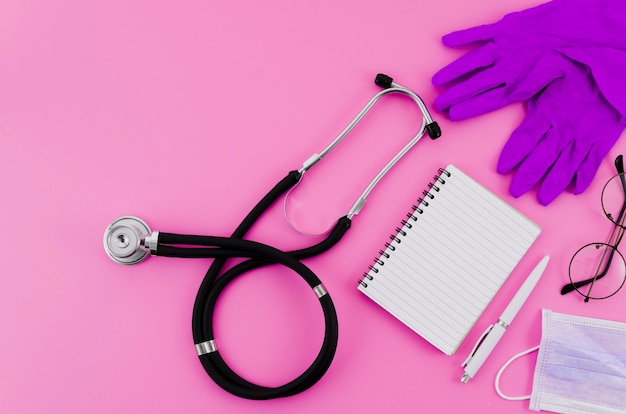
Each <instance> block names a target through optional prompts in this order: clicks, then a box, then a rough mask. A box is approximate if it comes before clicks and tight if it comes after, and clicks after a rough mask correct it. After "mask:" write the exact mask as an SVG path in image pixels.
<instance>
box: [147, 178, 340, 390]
mask: <svg viewBox="0 0 626 414" xmlns="http://www.w3.org/2000/svg"><path fill="white" fill-rule="evenodd" d="M300 177H301V174H300V173H299V172H298V171H291V172H289V174H288V175H287V176H286V177H285V178H283V179H282V180H281V181H280V182H279V183H278V184H276V186H274V188H272V190H270V192H268V193H267V195H266V196H265V197H263V199H261V201H259V202H258V203H257V205H256V206H255V207H254V208H253V209H252V210H251V211H250V213H248V215H247V216H246V217H245V218H244V220H243V221H242V222H241V224H240V225H239V226H238V227H237V229H236V230H235V231H234V232H233V234H232V235H231V237H212V236H194V235H179V234H172V233H159V245H158V247H157V252H156V254H157V255H158V256H169V257H188V258H215V260H214V261H213V263H212V265H211V266H210V267H209V269H208V271H207V273H206V275H205V277H204V279H203V281H202V284H201V285H200V288H199V289H198V293H197V295H196V300H195V303H194V310H193V317H192V330H193V338H194V343H196V344H199V343H204V342H206V341H211V340H214V339H215V338H214V335H213V313H214V310H215V305H216V303H217V300H218V298H219V295H220V294H221V292H222V291H223V290H224V288H225V287H226V286H227V285H228V284H229V283H230V282H232V281H233V280H234V279H235V278H237V277H238V276H240V275H242V274H244V273H246V272H248V271H250V270H252V269H255V268H258V267H262V266H267V265H272V264H280V265H283V266H286V267H289V268H290V269H292V270H294V271H295V272H296V273H297V274H298V275H300V277H302V278H303V279H304V280H305V281H306V282H307V284H308V285H309V286H310V287H311V288H315V287H316V286H318V285H320V284H321V281H320V280H319V278H318V277H317V276H316V275H315V273H313V271H311V270H310V269H309V268H308V267H307V266H306V265H304V264H303V263H302V262H300V260H302V259H306V258H309V257H313V256H317V255H319V254H321V253H323V252H325V251H326V250H328V249H330V248H331V247H332V246H334V245H335V244H336V243H337V242H338V241H339V240H341V238H342V237H343V235H344V234H345V233H346V231H347V230H348V229H349V228H350V225H351V220H350V219H349V218H348V217H347V216H344V217H342V218H340V219H339V220H338V221H337V224H336V225H335V227H334V228H333V230H332V231H331V232H330V234H329V235H328V237H327V238H326V239H324V240H323V241H321V242H320V243H317V244H315V245H313V246H310V247H307V248H304V249H299V250H294V251H290V252H284V251H282V250H279V249H276V248H274V247H271V246H268V245H266V244H263V243H258V242H254V241H250V240H243V236H244V235H245V234H246V233H247V231H248V230H249V229H250V228H251V227H252V225H253V224H254V223H255V222H256V221H257V220H258V219H259V217H260V216H261V215H262V214H263V213H264V212H265V211H266V210H267V209H268V208H269V207H270V206H271V205H272V204H273V203H274V202H275V201H276V200H277V199H278V198H279V197H280V196H281V195H282V194H284V193H285V192H286V191H288V190H289V189H290V188H292V187H293V186H294V185H295V184H296V183H297V182H298V181H299V180H300ZM181 246H187V247H181ZM189 246H203V247H189ZM234 257H244V258H249V260H246V261H244V262H242V263H239V264H237V265H236V266H233V267H232V268H230V269H228V270H226V271H225V272H224V273H222V274H221V275H220V272H221V271H222V269H223V268H224V265H225V264H226V261H227V259H228V258H234ZM218 276H219V277H218ZM319 300H320V304H321V306H322V311H323V313H324V321H325V326H326V328H325V334H324V340H323V342H322V347H321V349H320V351H319V353H318V355H317V357H316V358H315V360H314V361H313V363H312V364H311V365H310V366H309V368H307V369H306V370H305V371H304V372H303V373H302V374H301V375H299V376H298V377H297V378H295V379H294V380H292V381H289V382H288V383H286V384H284V385H282V386H278V387H265V386H261V385H258V384H254V383H252V382H250V381H247V380H245V379H244V378H242V377H241V376H239V375H238V374H237V373H235V372H234V371H233V370H232V369H231V368H230V367H229V366H228V365H227V364H226V362H225V361H224V360H223V358H222V357H221V356H220V354H219V350H216V351H214V352H209V353H206V354H203V355H200V356H199V358H200V362H201V363H202V366H203V367H204V369H205V370H206V372H207V373H208V374H209V376H210V377H211V378H212V379H213V380H214V381H215V382H216V383H217V384H218V385H219V386H220V387H222V388H223V389H224V390H226V391H228V392H230V393H231V394H234V395H237V396H239V397H242V398H247V399H252V400H267V399H273V398H280V397H287V396H291V395H295V394H298V393H300V392H302V391H305V390H307V389H308V388H310V387H311V386H313V385H314V384H315V383H317V382H318V381H319V380H320V379H321V378H322V376H323V375H324V374H325V373H326V371H327V370H328V368H329V367H330V364H331V362H332V360H333V358H334V355H335V351H336V349H337V341H338V322H337V313H336V311H335V307H334V304H333V302H332V300H331V298H330V295H329V294H328V293H326V294H324V295H323V296H321V297H320V298H319Z"/></svg>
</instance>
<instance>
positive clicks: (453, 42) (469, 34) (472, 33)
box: [441, 24, 496, 47]
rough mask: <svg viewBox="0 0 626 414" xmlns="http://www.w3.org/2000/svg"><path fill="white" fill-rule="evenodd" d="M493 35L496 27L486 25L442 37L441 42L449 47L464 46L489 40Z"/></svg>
mask: <svg viewBox="0 0 626 414" xmlns="http://www.w3.org/2000/svg"><path fill="white" fill-rule="evenodd" d="M495 34H496V25H495V24H486V25H481V26H476V27H471V28H469V29H463V30H457V31H456V32H452V33H449V34H447V35H445V36H443V37H442V38H441V41H442V42H443V44H444V45H446V46H449V47H456V46H465V45H468V44H470V43H475V42H484V41H487V40H490V39H491V38H493V36H494V35H495Z"/></svg>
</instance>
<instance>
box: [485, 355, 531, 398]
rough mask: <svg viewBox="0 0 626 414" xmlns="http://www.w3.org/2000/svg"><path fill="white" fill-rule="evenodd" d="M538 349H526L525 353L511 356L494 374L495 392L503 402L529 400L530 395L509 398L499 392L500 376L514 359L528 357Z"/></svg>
mask: <svg viewBox="0 0 626 414" xmlns="http://www.w3.org/2000/svg"><path fill="white" fill-rule="evenodd" d="M538 349H539V345H537V346H535V347H532V348H530V349H527V350H526V351H523V352H520V353H519V354H517V355H514V356H512V357H511V358H510V359H509V360H508V361H506V362H505V363H504V365H502V368H500V370H499V371H498V373H497V374H496V380H495V386H496V392H497V393H498V395H499V396H500V397H501V398H504V399H505V400H509V401H522V400H529V399H530V397H531V396H530V395H524V396H521V397H511V396H509V395H506V394H504V393H503V392H502V390H500V376H502V373H503V372H504V370H505V369H507V368H508V366H509V365H511V364H512V363H513V362H514V361H515V360H516V359H518V358H520V357H523V356H524V355H528V354H530V353H531V352H534V351H536V350H538Z"/></svg>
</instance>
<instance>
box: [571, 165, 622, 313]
mask: <svg viewBox="0 0 626 414" xmlns="http://www.w3.org/2000/svg"><path fill="white" fill-rule="evenodd" d="M615 168H616V169H617V175H615V176H613V177H612V178H611V179H610V180H609V181H607V183H606V184H605V185H604V188H603V189H602V198H601V202H602V210H603V211H604V215H605V216H606V217H607V218H608V219H609V220H611V222H612V223H613V229H612V231H611V234H610V235H609V238H608V240H607V242H606V243H602V242H599V243H589V244H587V245H585V246H583V247H581V248H580V249H578V251H577V252H576V253H574V256H573V257H572V260H571V261H570V265H569V279H570V282H571V283H568V284H567V285H565V286H563V288H562V289H561V294H562V295H565V294H567V293H570V292H573V291H576V292H578V293H579V294H581V295H582V296H583V297H584V298H585V302H589V300H590V299H606V298H608V297H611V296H613V295H615V294H616V293H617V292H618V291H619V290H620V289H621V288H622V286H624V282H625V281H626V260H624V256H623V255H622V254H621V253H620V252H619V250H617V248H618V246H619V244H620V242H621V241H622V237H623V236H624V232H625V231H626V174H625V173H624V163H623V159H622V156H621V155H619V156H617V158H616V159H615Z"/></svg>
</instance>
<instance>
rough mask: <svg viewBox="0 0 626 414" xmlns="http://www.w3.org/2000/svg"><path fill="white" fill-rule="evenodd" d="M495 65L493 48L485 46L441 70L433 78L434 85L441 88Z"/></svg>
mask: <svg viewBox="0 0 626 414" xmlns="http://www.w3.org/2000/svg"><path fill="white" fill-rule="evenodd" d="M493 63H494V54H493V47H491V46H490V45H485V46H482V47H479V48H478V49H474V50H472V51H470V52H468V53H467V54H465V55H463V56H461V57H460V58H458V59H457V60H455V61H454V62H452V63H450V64H449V65H447V66H445V67H443V68H442V69H440V70H439V71H438V72H437V73H435V74H434V75H433V77H432V83H433V85H435V86H441V85H444V84H446V83H448V82H451V81H453V80H455V79H458V78H460V77H461V76H463V75H468V74H470V73H471V72H473V71H475V70H478V69H481V68H485V67H489V66H491V65H493Z"/></svg>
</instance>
